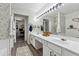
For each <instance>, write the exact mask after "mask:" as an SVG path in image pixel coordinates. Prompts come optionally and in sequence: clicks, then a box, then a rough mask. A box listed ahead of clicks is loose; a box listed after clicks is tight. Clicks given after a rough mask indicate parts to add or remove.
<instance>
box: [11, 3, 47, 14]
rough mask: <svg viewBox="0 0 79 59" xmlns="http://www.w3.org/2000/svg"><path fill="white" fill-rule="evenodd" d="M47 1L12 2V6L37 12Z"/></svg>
mask: <svg viewBox="0 0 79 59" xmlns="http://www.w3.org/2000/svg"><path fill="white" fill-rule="evenodd" d="M46 4H47V3H12V8H13V9H15V10H22V11H27V12H30V13H37V12H38V11H39V10H40V9H41V8H43V7H44V6H45V5H46Z"/></svg>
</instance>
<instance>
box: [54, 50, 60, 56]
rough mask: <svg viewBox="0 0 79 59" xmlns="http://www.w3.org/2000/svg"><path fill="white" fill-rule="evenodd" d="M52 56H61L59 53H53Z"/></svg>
mask: <svg viewBox="0 0 79 59" xmlns="http://www.w3.org/2000/svg"><path fill="white" fill-rule="evenodd" d="M53 56H61V54H59V53H57V52H55V51H54V55H53Z"/></svg>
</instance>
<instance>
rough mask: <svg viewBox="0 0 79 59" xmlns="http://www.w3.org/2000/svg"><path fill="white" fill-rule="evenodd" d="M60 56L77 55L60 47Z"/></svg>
mask: <svg viewBox="0 0 79 59" xmlns="http://www.w3.org/2000/svg"><path fill="white" fill-rule="evenodd" d="M62 56H77V55H76V54H74V53H73V52H70V51H68V50H66V49H62Z"/></svg>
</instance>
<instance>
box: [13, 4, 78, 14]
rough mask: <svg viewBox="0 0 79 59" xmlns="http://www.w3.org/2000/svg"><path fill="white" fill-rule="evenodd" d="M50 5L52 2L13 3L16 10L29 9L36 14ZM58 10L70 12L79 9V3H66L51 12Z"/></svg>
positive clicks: (65, 12)
mask: <svg viewBox="0 0 79 59" xmlns="http://www.w3.org/2000/svg"><path fill="white" fill-rule="evenodd" d="M48 5H49V6H50V5H52V4H51V3H13V4H12V7H13V8H14V9H15V10H22V12H23V11H27V12H29V13H33V14H35V13H37V12H40V11H41V10H42V9H43V10H44V9H45V8H46V7H49V6H48ZM58 11H59V12H61V13H63V14H69V13H72V12H76V11H79V3H64V6H62V7H61V8H58V9H57V10H55V11H54V12H51V13H50V15H51V14H57V12H58Z"/></svg>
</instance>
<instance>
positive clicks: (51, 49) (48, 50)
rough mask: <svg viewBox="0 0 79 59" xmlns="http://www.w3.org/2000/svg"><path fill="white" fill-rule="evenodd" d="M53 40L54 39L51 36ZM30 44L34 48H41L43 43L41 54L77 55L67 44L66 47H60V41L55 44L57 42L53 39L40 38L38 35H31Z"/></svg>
mask: <svg viewBox="0 0 79 59" xmlns="http://www.w3.org/2000/svg"><path fill="white" fill-rule="evenodd" d="M53 40H55V39H54V38H53ZM55 43H56V44H55ZM31 44H32V45H33V46H34V47H35V48H36V49H39V48H41V47H42V45H43V56H79V54H77V52H74V51H75V50H74V49H70V48H71V47H70V46H68V45H67V46H68V47H67V46H66V47H67V48H65V47H62V45H61V46H59V44H61V43H58V44H57V42H55V41H52V42H51V41H50V40H47V39H46V38H41V37H39V36H34V35H32V37H31ZM73 47H74V46H73ZM72 50H73V51H72Z"/></svg>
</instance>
